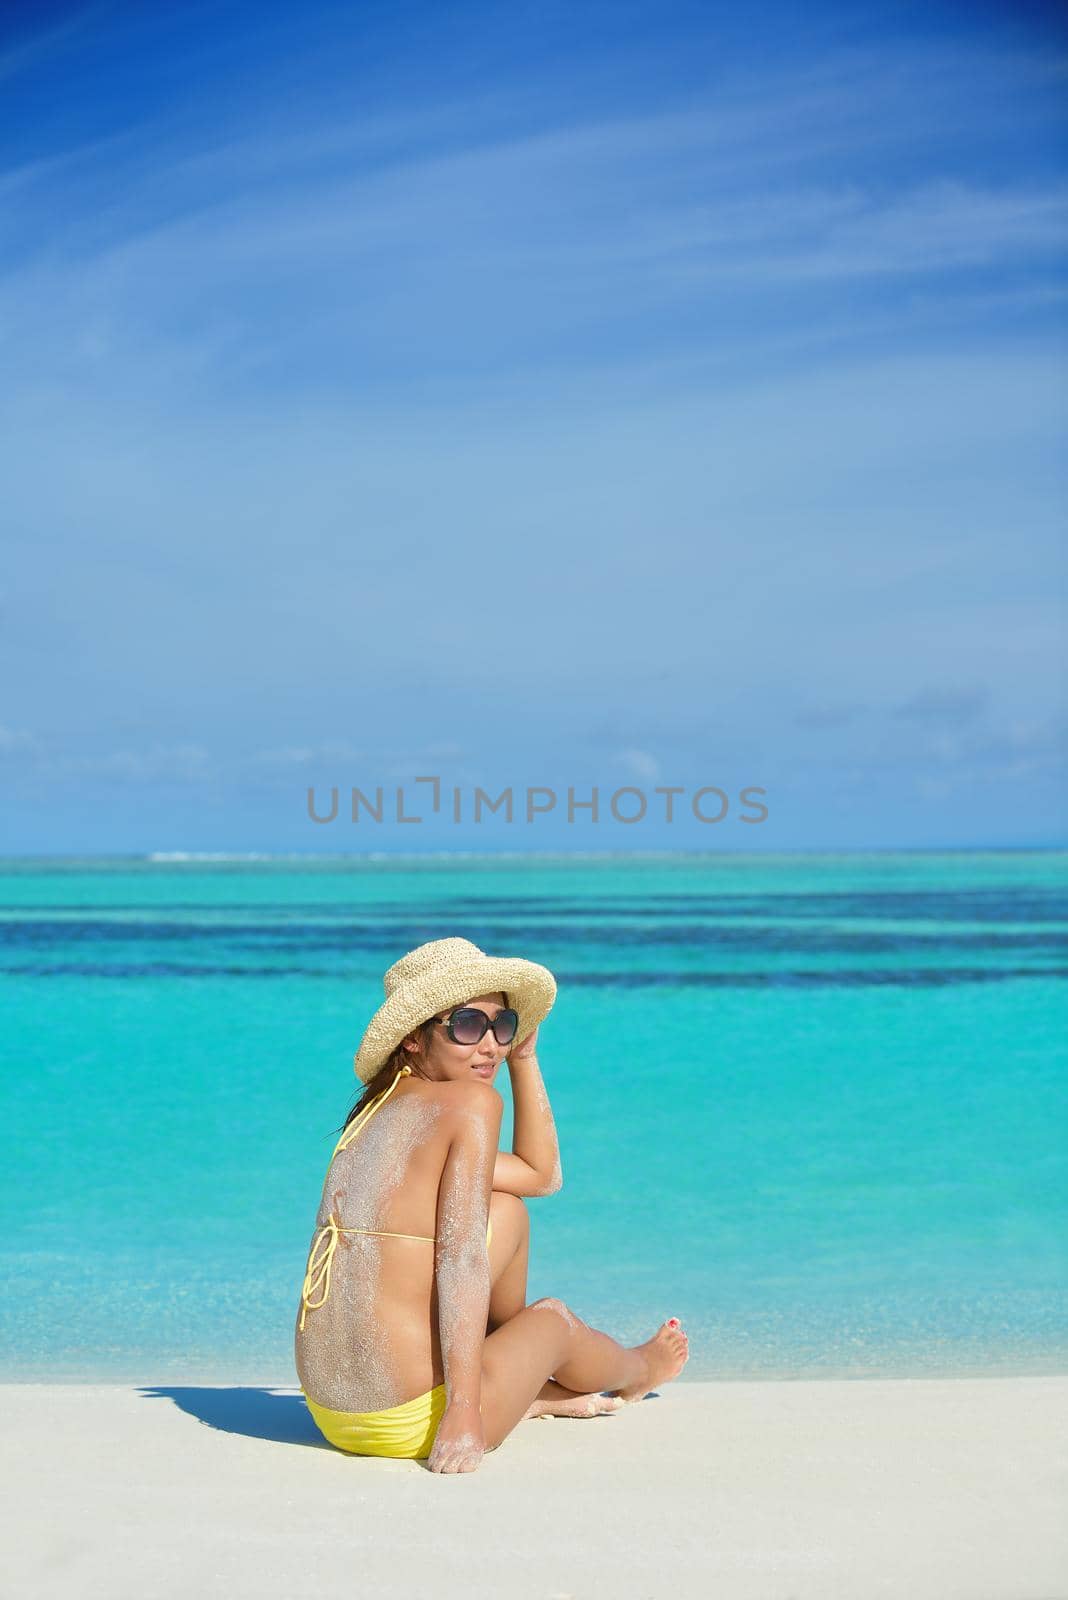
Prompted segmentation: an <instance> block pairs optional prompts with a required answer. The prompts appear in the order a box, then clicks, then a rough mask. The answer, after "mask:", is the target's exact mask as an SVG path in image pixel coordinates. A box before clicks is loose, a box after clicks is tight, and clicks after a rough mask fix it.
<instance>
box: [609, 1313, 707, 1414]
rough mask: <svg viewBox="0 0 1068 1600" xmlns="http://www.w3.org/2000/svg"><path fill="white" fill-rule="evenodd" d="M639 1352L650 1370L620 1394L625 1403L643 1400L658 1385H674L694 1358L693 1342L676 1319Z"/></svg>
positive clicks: (655, 1334) (669, 1322) (657, 1331)
mask: <svg viewBox="0 0 1068 1600" xmlns="http://www.w3.org/2000/svg"><path fill="white" fill-rule="evenodd" d="M635 1349H636V1350H637V1351H638V1352H639V1354H640V1355H642V1356H643V1357H644V1358H645V1368H646V1370H645V1372H644V1374H643V1375H642V1377H641V1378H640V1379H639V1380H638V1381H637V1382H636V1383H629V1384H627V1386H626V1388H624V1389H620V1390H618V1391H617V1392H618V1394H619V1396H620V1398H621V1399H622V1400H640V1399H641V1398H642V1396H643V1395H646V1394H648V1393H649V1390H650V1389H655V1388H656V1386H657V1384H658V1383H670V1382H671V1379H672V1378H677V1377H678V1375H679V1373H680V1372H681V1371H682V1369H683V1367H684V1366H685V1365H686V1363H687V1361H688V1360H689V1358H690V1345H689V1340H688V1339H687V1337H686V1335H685V1334H684V1333H683V1331H682V1329H681V1327H680V1326H679V1322H678V1319H677V1318H676V1317H672V1318H671V1319H670V1321H668V1322H664V1323H661V1325H660V1327H659V1328H658V1329H657V1330H656V1332H655V1333H654V1334H653V1337H652V1338H651V1339H647V1340H646V1341H645V1343H644V1344H639V1345H636V1346H635Z"/></svg>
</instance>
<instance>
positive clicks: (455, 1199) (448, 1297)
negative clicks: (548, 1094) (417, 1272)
mask: <svg viewBox="0 0 1068 1600" xmlns="http://www.w3.org/2000/svg"><path fill="white" fill-rule="evenodd" d="M503 1112H504V1102H503V1100H502V1099H501V1097H500V1095H499V1094H498V1093H497V1090H496V1089H494V1088H493V1087H492V1086H491V1085H490V1084H488V1083H486V1084H482V1083H472V1084H464V1085H463V1089H462V1098H461V1099H459V1100H458V1101H457V1103H456V1104H455V1105H454V1108H453V1111H452V1115H453V1118H454V1124H455V1125H454V1131H453V1134H452V1138H451V1140H450V1143H449V1149H448V1152H447V1153H446V1156H445V1165H444V1168H443V1170H442V1174H441V1185H440V1189H439V1191H438V1209H437V1227H436V1229H435V1233H436V1242H435V1246H434V1274H435V1281H436V1285H437V1292H438V1333H439V1336H440V1339H441V1360H442V1366H443V1369H444V1375H445V1398H446V1402H447V1404H448V1406H450V1407H452V1406H454V1405H455V1406H457V1407H468V1408H473V1410H474V1413H475V1415H476V1416H477V1415H478V1406H479V1400H480V1397H481V1392H482V1345H483V1342H484V1340H485V1337H486V1323H487V1320H488V1318H489V1296H490V1274H489V1257H488V1255H487V1253H486V1222H487V1219H488V1217H489V1202H490V1194H491V1191H492V1180H493V1156H494V1152H495V1151H496V1149H497V1141H498V1139H499V1138H500V1133H501V1117H502V1114H503Z"/></svg>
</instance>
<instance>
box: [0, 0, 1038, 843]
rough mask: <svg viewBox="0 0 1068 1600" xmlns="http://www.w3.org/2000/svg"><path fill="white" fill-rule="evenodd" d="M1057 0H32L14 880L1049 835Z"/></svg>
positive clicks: (10, 830)
mask: <svg viewBox="0 0 1068 1600" xmlns="http://www.w3.org/2000/svg"><path fill="white" fill-rule="evenodd" d="M1062 15H1063V14H1062V13H1059V12H1058V10H1057V9H1056V8H1053V7H1044V6H1034V5H1031V6H1028V5H1024V6H1012V7H1010V6H1008V5H1004V6H1001V5H990V4H986V5H983V4H979V5H969V6H964V5H955V6H944V5H939V4H937V3H936V4H931V5H926V6H922V7H921V6H911V5H902V4H896V5H888V6H863V5H861V6H857V5H841V6H839V5H826V4H824V5H818V4H817V5H816V6H815V7H813V8H811V10H810V12H809V14H808V15H807V16H805V17H804V18H799V17H798V15H797V12H796V8H793V7H790V8H787V7H785V6H778V5H767V6H762V7H758V8H745V7H737V6H733V5H720V4H715V3H709V4H704V5H677V4H671V3H667V4H656V5H653V4H644V3H635V4H625V3H623V4H612V5H568V6H564V5H552V4H549V5H538V6H528V7H523V6H518V5H507V6H505V5H481V6H470V5H464V4H460V5H456V6H452V7H448V8H445V7H441V6H420V5H404V4H400V5H397V4H391V5H388V6H387V5H384V4H383V5H341V4H320V3H316V0H310V3H307V4H304V5H302V6H300V7H295V6H292V5H286V6H283V5H278V4H258V5H255V6H252V5H235V4H225V3H224V4H217V3H216V4H211V5H206V4H161V5H148V6H145V5H137V6H133V5H125V4H94V5H88V6H81V7H76V6H65V5H57V4H52V5H41V4H37V5H34V6H32V7H25V8H20V7H19V6H12V5H10V4H9V5H8V6H6V7H5V8H4V10H3V20H2V21H0V91H2V93H3V102H4V106H5V114H4V133H3V146H2V153H0V425H2V430H3V437H4V439H5V443H6V448H5V452H4V453H5V465H4V480H5V487H4V502H5V511H4V522H5V524H6V533H7V537H6V539H5V545H6V550H7V560H6V561H5V565H4V572H3V577H2V585H0V644H2V651H3V670H2V677H0V683H2V689H0V772H2V774H3V782H4V802H3V808H2V818H3V827H4V835H5V838H4V842H3V845H2V846H0V848H3V849H5V850H6V851H7V852H8V853H13V854H17V853H39V852H55V853H67V852H91V851H127V850H129V851H142V850H179V849H186V850H235V851H241V850H305V849H307V850H316V851H322V850H349V849H385V850H389V849H404V850H411V849H420V848H423V849H429V848H442V849H476V848H477V849H497V848H507V849H542V848H545V849H548V848H560V847H565V848H566V847H574V848H581V849H619V848H631V849H656V848H670V847H679V848H714V849H722V850H736V849H756V848H760V849H792V848H806V849H832V848H879V847H897V848H907V847H913V846H916V847H941V846H960V847H964V846H970V845H1050V844H1063V843H1065V842H1068V839H1066V835H1068V816H1066V794H1065V780H1064V747H1065V732H1066V726H1068V718H1066V709H1065V701H1064V688H1063V685H1064V667H1065V659H1064V657H1065V649H1064V631H1063V619H1064V609H1063V608H1064V591H1065V570H1064V554H1063V549H1064V544H1063V536H1064V526H1065V509H1066V498H1068V496H1066V487H1068V468H1066V458H1065V448H1064V446H1065V421H1066V416H1065V413H1066V392H1065V365H1064V360H1065V346H1066V340H1065V325H1066V316H1065V310H1066V307H1065V291H1066V280H1065V273H1064V264H1065V246H1066V239H1068V210H1066V205H1065V200H1066V189H1068V184H1066V175H1065V167H1066V163H1065V156H1066V144H1068V141H1066V131H1068V129H1066V122H1068V117H1066V113H1065V110H1064V107H1065V105H1066V103H1068V102H1066V98H1065V87H1066V78H1068V71H1066V68H1068V31H1066V29H1065V26H1064V23H1063V21H1061V20H1059V19H1060V18H1061V17H1062ZM424 774H438V775H439V776H440V777H441V780H442V783H443V784H444V785H445V786H446V787H447V788H449V787H455V788H459V789H460V790H461V792H462V794H463V795H464V796H465V797H468V796H470V795H471V794H472V793H473V788H474V786H475V785H476V784H481V785H483V786H484V787H486V788H488V789H489V790H490V791H491V792H493V793H494V794H496V793H497V792H498V791H499V790H501V789H502V788H504V787H505V786H506V785H511V786H513V788H514V789H515V790H516V791H517V792H520V793H521V792H522V789H523V787H524V786H525V785H528V784H538V785H545V786H549V787H552V788H553V789H554V790H555V791H556V792H557V793H558V794H559V795H560V797H561V800H560V808H559V810H560V811H562V810H563V808H564V804H565V797H566V790H567V788H568V786H569V785H570V786H573V787H574V788H575V789H576V790H577V791H578V792H579V794H580V795H585V794H587V793H588V792H589V790H590V788H591V786H592V785H595V784H596V785H597V786H598V788H599V791H600V793H601V796H602V805H603V804H604V803H605V802H606V801H607V797H608V796H609V795H610V794H611V793H612V792H613V791H614V790H616V789H617V788H619V787H621V786H624V785H629V786H636V787H639V788H642V789H643V790H644V791H647V792H648V793H649V794H650V797H651V796H652V791H653V789H654V788H655V786H657V785H675V786H681V787H682V788H684V789H685V790H686V791H687V792H688V793H692V791H694V790H696V789H697V788H700V787H702V786H705V785H716V786H718V787H720V788H722V789H723V790H725V791H726V792H727V793H728V794H729V795H730V796H732V797H734V796H737V794H738V792H739V791H740V790H741V789H742V788H744V787H746V786H747V785H753V786H760V787H762V788H764V789H765V790H766V791H767V794H768V800H767V804H768V806H769V817H768V820H767V822H766V823H764V824H762V825H760V826H759V827H756V828H754V827H751V826H750V827H747V826H744V825H742V824H741V823H740V822H739V820H738V817H739V814H740V813H739V811H738V808H737V804H736V803H735V804H734V806H733V809H732V810H731V812H730V813H729V814H728V816H727V817H726V818H725V820H724V822H723V823H722V824H718V825H716V826H707V825H702V824H700V823H698V822H697V821H696V820H695V819H693V817H692V816H690V815H688V814H687V815H684V816H683V817H682V819H681V820H679V819H678V818H676V821H675V822H674V823H673V824H672V825H668V824H667V823H666V822H664V821H663V820H662V807H658V806H657V804H656V803H655V802H653V801H652V799H650V815H649V818H648V820H647V821H643V822H642V823H641V824H640V825H632V826H621V825H619V824H613V823H612V822H611V821H610V820H608V819H606V818H605V819H602V821H601V822H600V823H598V824H597V825H594V824H592V823H590V822H588V821H585V820H580V821H578V822H576V823H575V824H574V825H568V824H567V823H566V820H565V819H564V818H563V817H562V816H560V815H557V816H554V817H546V818H542V819H539V822H538V823H536V824H531V825H526V824H524V823H517V824H515V825H513V826H512V827H510V828H509V827H508V826H507V825H506V824H504V822H503V819H502V820H501V821H500V822H499V823H496V824H493V823H490V824H487V823H483V824H482V825H481V826H480V827H473V826H471V825H470V824H469V823H468V822H466V821H464V822H462V823H461V824H460V825H456V824H454V823H452V822H451V820H450V819H449V817H448V815H447V814H442V815H439V817H438V818H437V819H436V820H435V819H433V818H430V817H428V818H427V820H426V822H425V823H423V824H421V825H420V826H419V827H418V828H416V827H411V826H405V827H401V826H398V825H390V824H387V823H383V824H381V825H374V826H372V825H370V824H368V823H367V822H366V820H365V821H364V822H363V823H361V824H360V825H358V826H353V825H352V824H351V823H346V822H345V821H344V819H343V818H342V819H340V820H339V822H338V823H337V825H331V826H325V827H315V826H314V825H313V824H311V823H310V822H309V820H308V818H307V814H306V809H305V801H306V792H307V788H308V786H309V785H315V786H316V787H317V790H318V792H319V793H320V794H321V795H323V796H326V795H327V794H328V791H329V788H330V786H332V785H338V786H339V787H340V789H341V791H342V794H343V795H344V794H345V793H346V792H347V790H348V789H349V788H350V787H351V786H352V785H358V786H360V787H362V788H364V789H365V790H373V789H374V787H375V786H376V785H383V786H384V787H385V788H386V789H387V791H389V792H390V793H391V792H392V789H393V787H394V786H395V785H397V784H403V783H404V782H405V781H408V780H410V779H411V778H413V777H414V776H416V775H424ZM342 804H343V805H344V801H343V802H342ZM464 805H465V807H466V798H465V802H464ZM587 815H588V814H586V813H580V818H582V819H585V817H586V816H587ZM657 817H660V818H661V820H659V821H657V820H656V818H657ZM413 836H414V837H413Z"/></svg>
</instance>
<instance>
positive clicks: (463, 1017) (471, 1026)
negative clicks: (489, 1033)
mask: <svg viewBox="0 0 1068 1600" xmlns="http://www.w3.org/2000/svg"><path fill="white" fill-rule="evenodd" d="M434 1021H435V1022H443V1023H444V1024H445V1028H446V1032H447V1033H448V1035H449V1038H450V1039H451V1040H452V1042H453V1044H477V1043H478V1041H479V1040H480V1039H482V1038H484V1037H485V1035H486V1030H487V1029H488V1028H492V1029H493V1037H494V1038H495V1039H496V1041H497V1043H498V1044H511V1042H512V1040H513V1039H514V1038H515V1031H516V1029H517V1028H518V1027H519V1013H518V1011H498V1013H497V1015H496V1016H495V1017H494V1018H493V1020H492V1021H490V1019H489V1017H487V1015H486V1013H485V1012H484V1011H480V1010H479V1009H478V1007H477V1006H460V1008H459V1009H458V1010H457V1011H454V1012H453V1013H452V1014H451V1016H448V1017H435V1018H434Z"/></svg>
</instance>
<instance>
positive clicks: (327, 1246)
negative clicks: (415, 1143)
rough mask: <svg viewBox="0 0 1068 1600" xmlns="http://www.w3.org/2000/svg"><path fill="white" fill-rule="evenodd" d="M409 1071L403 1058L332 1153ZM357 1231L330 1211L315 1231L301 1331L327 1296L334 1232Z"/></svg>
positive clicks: (348, 1141) (344, 1145) (348, 1140)
mask: <svg viewBox="0 0 1068 1600" xmlns="http://www.w3.org/2000/svg"><path fill="white" fill-rule="evenodd" d="M411 1073H412V1069H411V1067H410V1066H409V1065H408V1063H407V1062H405V1063H404V1065H403V1066H401V1067H398V1069H397V1073H396V1076H395V1077H394V1079H393V1082H392V1083H391V1084H390V1086H389V1088H388V1089H383V1090H382V1092H381V1094H377V1095H375V1097H374V1099H373V1100H369V1101H368V1102H367V1104H366V1105H365V1106H364V1108H363V1110H362V1111H361V1112H360V1114H359V1116H358V1117H356V1118H355V1119H354V1121H353V1122H352V1124H351V1125H350V1126H349V1127H348V1128H346V1129H345V1132H344V1133H343V1134H342V1135H341V1138H340V1139H339V1140H338V1142H337V1144H336V1145H335V1146H334V1155H335V1156H336V1155H337V1153H338V1151H339V1150H347V1149H348V1147H349V1145H350V1144H351V1143H352V1141H353V1140H354V1139H355V1138H356V1135H357V1134H358V1133H359V1132H360V1131H361V1130H362V1129H363V1127H364V1125H365V1124H366V1123H367V1122H369V1121H370V1119H371V1118H372V1117H373V1116H374V1114H375V1112H376V1111H377V1110H378V1108H379V1106H383V1105H385V1103H386V1101H387V1100H388V1099H389V1097H390V1095H391V1094H392V1093H393V1091H394V1089H395V1088H396V1087H397V1085H398V1083H400V1081H401V1079H402V1078H409V1077H411ZM330 1159H331V1160H333V1156H331V1158H330ZM358 1231H359V1230H358V1229H348V1228H342V1227H341V1226H340V1224H339V1223H338V1221H337V1219H336V1217H335V1216H334V1213H333V1212H332V1211H331V1213H330V1215H329V1216H328V1217H327V1219H326V1221H325V1222H324V1223H323V1225H322V1227H321V1228H319V1229H318V1231H317V1232H316V1235H315V1238H314V1240H313V1241H312V1247H311V1252H310V1254H309V1256H308V1270H307V1271H306V1272H305V1274H304V1285H303V1288H302V1289H301V1292H300V1331H301V1333H303V1332H304V1319H305V1317H306V1316H307V1314H308V1312H309V1311H317V1310H318V1309H319V1307H320V1306H325V1304H326V1302H327V1299H328V1298H329V1295H330V1268H331V1265H332V1263H333V1260H334V1251H335V1250H336V1249H337V1241H338V1234H339V1233H349V1232H358ZM320 1289H321V1290H322V1294H321V1296H320V1298H319V1299H318V1300H313V1299H312V1295H313V1294H315V1293H316V1292H317V1291H318V1290H320Z"/></svg>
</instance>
